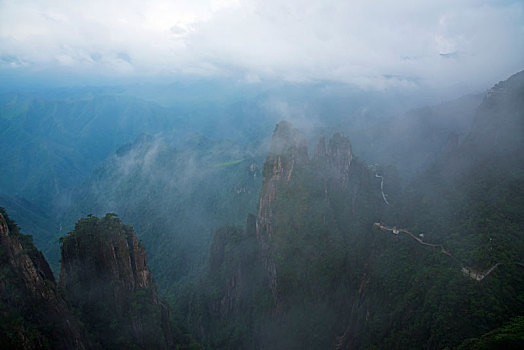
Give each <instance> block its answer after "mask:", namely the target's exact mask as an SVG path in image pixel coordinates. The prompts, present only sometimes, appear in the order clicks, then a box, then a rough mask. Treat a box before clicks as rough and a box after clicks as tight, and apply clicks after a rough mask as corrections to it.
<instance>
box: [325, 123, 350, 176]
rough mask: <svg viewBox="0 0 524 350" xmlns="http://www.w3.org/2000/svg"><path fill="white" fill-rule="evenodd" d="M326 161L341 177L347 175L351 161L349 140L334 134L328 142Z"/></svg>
mask: <svg viewBox="0 0 524 350" xmlns="http://www.w3.org/2000/svg"><path fill="white" fill-rule="evenodd" d="M328 159H329V163H330V164H331V166H332V167H333V169H334V170H335V171H336V172H337V173H338V174H339V175H341V176H344V177H347V176H348V175H349V167H350V166H351V161H352V160H353V154H352V153H351V144H350V143H349V139H348V138H347V137H345V136H343V135H342V134H340V133H335V134H334V135H333V136H332V137H331V139H330V140H329V146H328Z"/></svg>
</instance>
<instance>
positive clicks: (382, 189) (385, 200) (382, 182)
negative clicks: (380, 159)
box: [375, 173, 389, 205]
mask: <svg viewBox="0 0 524 350" xmlns="http://www.w3.org/2000/svg"><path fill="white" fill-rule="evenodd" d="M375 177H378V178H380V192H382V198H383V199H384V203H386V204H387V205H389V202H388V200H387V199H386V195H385V194H384V176H381V175H379V174H377V173H375Z"/></svg>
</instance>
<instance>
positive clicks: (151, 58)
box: [0, 0, 524, 89]
mask: <svg viewBox="0 0 524 350" xmlns="http://www.w3.org/2000/svg"><path fill="white" fill-rule="evenodd" d="M521 69H524V1H522V0H515V1H502V0H499V1H481V0H477V1H473V0H391V1H390V0H385V1H370V0H321V1H319V0H314V1H312V0H285V1H284V0H279V1H276V0H264V1H258V0H186V1H180V0H175V1H148V0H89V1H85V0H47V1H44V0H12V1H11V0H0V71H4V72H5V71H9V72H11V73H13V72H14V73H16V72H38V71H40V72H41V71H46V70H47V71H53V70H58V71H60V70H67V71H75V72H79V73H84V74H99V75H104V76H109V77H112V76H113V77H115V76H116V77H127V76H134V77H149V76H159V75H163V76H166V75H177V74H195V75H204V76H232V77H235V78H237V79H240V80H244V81H246V82H258V81H261V80H262V81H263V80H264V79H284V80H289V81H306V82H307V81H316V80H327V81H338V82H346V83H351V84H356V85H358V86H360V87H364V88H372V89H384V88H388V87H392V86H393V87H399V86H400V87H403V86H405V87H408V88H409V87H420V86H424V87H432V88H443V87H446V86H460V85H465V86H469V87H475V86H479V87H484V86H485V85H486V86H489V85H491V84H492V83H494V82H496V81H498V80H501V79H505V78H506V77H507V76H509V75H511V74H512V73H515V72H517V71H519V70H521Z"/></svg>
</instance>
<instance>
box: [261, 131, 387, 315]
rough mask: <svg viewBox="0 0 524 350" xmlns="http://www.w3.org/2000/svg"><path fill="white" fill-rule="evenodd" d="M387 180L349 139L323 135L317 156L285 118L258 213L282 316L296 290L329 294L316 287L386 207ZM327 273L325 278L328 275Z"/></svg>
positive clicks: (268, 161)
mask: <svg viewBox="0 0 524 350" xmlns="http://www.w3.org/2000/svg"><path fill="white" fill-rule="evenodd" d="M379 189H380V183H379V182H377V181H376V179H375V178H374V177H373V176H372V173H371V171H370V170H369V169H368V168H367V167H366V166H365V165H364V164H362V163H361V162H359V161H358V160H355V159H354V157H353V154H352V151H351V145H350V142H349V140H348V139H347V138H346V137H344V136H343V135H341V134H339V133H336V134H334V135H333V136H332V137H331V139H330V140H329V142H328V146H327V149H326V140H325V139H324V138H321V139H320V140H319V142H318V144H317V146H316V148H315V151H314V153H313V157H312V159H310V158H309V157H308V148H307V144H306V141H305V139H304V138H303V137H302V136H301V134H300V133H299V132H298V131H297V130H296V129H294V128H293V127H292V126H291V125H290V124H289V123H287V122H281V123H279V124H278V125H277V126H276V128H275V131H274V134H273V138H272V143H271V148H270V152H269V154H268V156H267V159H266V163H265V165H264V173H263V183H262V190H261V193H260V202H259V207H258V214H257V217H256V237H257V240H258V244H259V261H260V265H261V266H263V267H264V269H265V276H266V285H267V286H268V287H269V289H270V290H271V294H272V296H273V304H274V305H273V308H274V311H275V312H276V314H280V313H282V312H285V311H284V309H285V308H286V305H287V304H289V303H290V300H292V299H293V298H294V297H295V292H294V291H296V290H302V291H304V290H309V291H310V292H308V293H310V295H309V296H308V297H310V296H312V295H315V294H323V293H324V292H325V290H324V291H323V288H324V287H323V286H319V285H318V284H317V282H318V281H317V280H316V277H320V275H321V274H322V272H321V271H323V270H324V269H325V268H326V266H325V265H324V264H325V262H326V257H327V256H331V258H332V261H331V262H334V266H333V267H334V268H338V267H340V266H342V265H343V264H344V261H343V260H344V258H343V255H344V254H345V253H344V247H345V246H346V245H347V244H348V243H349V242H352V241H353V240H357V239H356V237H357V236H358V232H361V231H362V228H365V227H366V225H369V224H371V223H372V217H373V215H375V214H376V213H377V212H378V210H379V209H380V207H381V205H382V203H381V202H382V201H381V200H380V199H381V197H380V192H379ZM322 278H323V277H322Z"/></svg>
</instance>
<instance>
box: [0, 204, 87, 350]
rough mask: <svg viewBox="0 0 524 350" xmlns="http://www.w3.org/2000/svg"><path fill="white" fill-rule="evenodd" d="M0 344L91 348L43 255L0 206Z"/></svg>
mask: <svg viewBox="0 0 524 350" xmlns="http://www.w3.org/2000/svg"><path fill="white" fill-rule="evenodd" d="M0 209H1V208H0ZM0 269H1V270H0V273H1V279H0V325H1V327H0V348H3V349H8V348H15V349H16V348H19V349H43V348H53V349H89V348H92V344H91V343H90V341H89V340H88V338H87V335H86V332H85V330H84V328H83V327H82V326H81V324H80V322H79V321H78V320H77V318H76V317H75V316H74V315H73V314H72V312H71V310H70V309H69V307H68V305H67V304H66V302H65V301H64V300H63V299H62V297H61V296H60V294H59V293H58V290H57V286H56V283H55V279H54V277H53V274H52V272H51V269H50V268H49V265H48V264H47V262H46V260H45V258H44V256H43V255H42V253H41V252H40V251H38V250H37V249H36V248H35V247H34V245H33V243H32V240H31V237H30V236H26V235H22V234H20V233H19V230H18V227H17V226H16V225H15V224H14V223H13V222H11V221H10V220H9V218H8V217H7V215H6V214H5V212H4V211H3V209H1V210H0Z"/></svg>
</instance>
